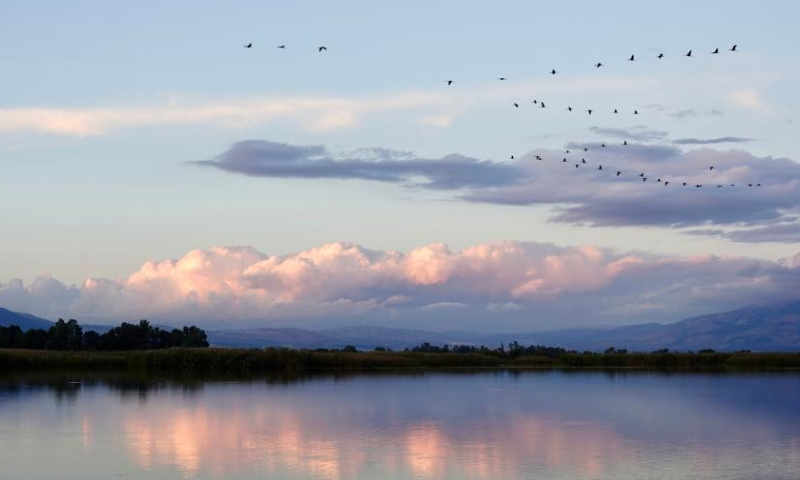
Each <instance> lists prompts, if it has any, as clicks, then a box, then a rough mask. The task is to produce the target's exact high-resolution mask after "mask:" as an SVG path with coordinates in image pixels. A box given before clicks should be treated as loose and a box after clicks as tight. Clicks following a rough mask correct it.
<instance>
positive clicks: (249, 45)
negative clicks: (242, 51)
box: [244, 42, 253, 48]
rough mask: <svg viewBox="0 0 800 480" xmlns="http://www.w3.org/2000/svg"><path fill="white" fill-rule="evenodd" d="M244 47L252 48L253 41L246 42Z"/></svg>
mask: <svg viewBox="0 0 800 480" xmlns="http://www.w3.org/2000/svg"><path fill="white" fill-rule="evenodd" d="M244 48H253V42H250V43H248V44H247V45H245V46H244Z"/></svg>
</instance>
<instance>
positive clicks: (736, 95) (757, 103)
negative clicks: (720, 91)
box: [729, 88, 767, 110]
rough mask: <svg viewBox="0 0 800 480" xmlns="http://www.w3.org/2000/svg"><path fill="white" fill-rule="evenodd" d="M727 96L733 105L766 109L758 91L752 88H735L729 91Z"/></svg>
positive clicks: (751, 108)
mask: <svg viewBox="0 0 800 480" xmlns="http://www.w3.org/2000/svg"><path fill="white" fill-rule="evenodd" d="M729 98H730V101H731V102H732V103H733V104H734V105H736V106H739V107H744V108H749V109H750V110H766V108H767V105H766V104H765V103H764V101H762V100H761V97H760V95H759V93H758V92H757V91H756V90H755V89H752V88H748V89H744V90H737V91H735V92H733V93H731V94H730V97H729Z"/></svg>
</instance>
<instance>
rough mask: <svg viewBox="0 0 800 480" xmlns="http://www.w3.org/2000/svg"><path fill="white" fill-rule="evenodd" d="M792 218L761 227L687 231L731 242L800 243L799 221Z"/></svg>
mask: <svg viewBox="0 0 800 480" xmlns="http://www.w3.org/2000/svg"><path fill="white" fill-rule="evenodd" d="M784 220H786V219H784ZM793 220H794V221H788V222H787V221H783V222H781V223H775V224H772V225H767V226H763V227H755V228H748V229H740V230H731V231H726V230H722V229H698V230H691V231H689V232H688V233H691V234H693V235H704V236H712V237H721V238H724V239H726V240H730V241H732V242H744V243H763V242H774V243H800V222H798V221H797V220H798V219H796V218H795V219H793Z"/></svg>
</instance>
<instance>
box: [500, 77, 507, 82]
mask: <svg viewBox="0 0 800 480" xmlns="http://www.w3.org/2000/svg"><path fill="white" fill-rule="evenodd" d="M498 80H500V81H501V82H504V81H505V80H506V77H499V78H498Z"/></svg>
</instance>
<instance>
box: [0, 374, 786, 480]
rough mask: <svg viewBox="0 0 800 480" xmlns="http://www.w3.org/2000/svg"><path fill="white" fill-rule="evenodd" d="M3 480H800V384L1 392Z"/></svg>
mask: <svg viewBox="0 0 800 480" xmlns="http://www.w3.org/2000/svg"><path fill="white" fill-rule="evenodd" d="M70 382H81V383H70ZM0 478H2V479H3V480H17V479H19V480H36V479H48V480H55V479H59V480H60V479H87V480H91V479H103V480H108V479H113V478H131V479H223V478H224V479H300V478H302V479H306V478H308V479H411V478H414V479H441V478H447V479H450V478H452V479H525V478H530V479H539V478H541V479H562V478H563V479H613V480H622V479H637V480H644V479H693V480H694V479H747V480H754V479H765V480H779V479H787V480H788V479H792V480H796V479H798V478H800V375H798V374H674V375H664V374H656V373H614V374H609V373H600V372H583V373H564V372H524V373H508V372H501V373H497V372H491V373H475V374H463V373H459V374H439V373H432V374H417V375H373V376H351V377H343V378H341V377H339V378H334V377H317V378H308V379H302V380H296V381H289V382H269V381H250V382H206V383H193V384H186V383H180V382H169V381H166V382H160V383H159V382H143V381H131V380H130V379H120V378H106V379H97V378H95V379H89V378H79V377H74V376H68V375H65V376H61V377H57V378H53V377H50V378H39V379H31V378H22V379H20V378H17V379H2V378H0Z"/></svg>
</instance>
